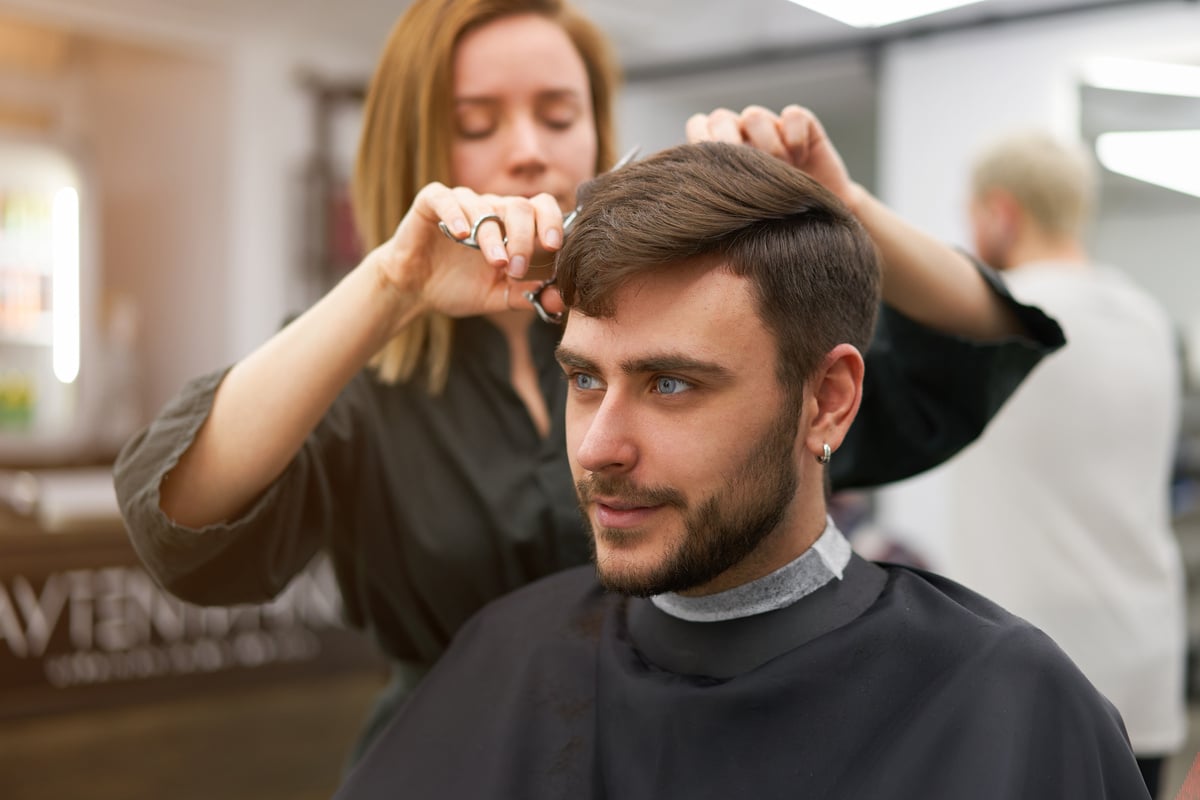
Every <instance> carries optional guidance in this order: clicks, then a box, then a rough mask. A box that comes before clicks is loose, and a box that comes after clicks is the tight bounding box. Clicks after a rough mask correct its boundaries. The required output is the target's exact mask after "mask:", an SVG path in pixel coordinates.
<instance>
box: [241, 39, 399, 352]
mask: <svg viewBox="0 0 1200 800" xmlns="http://www.w3.org/2000/svg"><path fill="white" fill-rule="evenodd" d="M380 47H382V40H381V43H380ZM376 55H377V53H374V52H361V51H357V52H339V51H336V50H328V49H325V50H322V49H320V48H318V47H314V46H312V45H311V44H309V43H304V42H288V41H274V42H271V41H263V40H262V39H261V38H255V39H252V40H246V41H242V42H237V43H235V44H234V46H233V56H232V59H231V70H232V74H233V76H234V93H233V114H232V118H231V126H230V129H229V136H230V139H231V141H232V143H233V152H232V159H231V162H230V164H231V175H232V193H231V198H230V209H231V214H230V230H231V250H230V273H231V277H230V280H229V282H228V283H227V285H226V302H227V303H228V310H227V314H228V324H229V338H228V346H227V347H226V349H225V351H224V353H223V357H224V358H225V359H227V360H234V359H237V358H240V357H241V356H243V355H245V354H246V353H247V352H248V351H249V350H251V349H253V348H254V347H255V346H256V345H257V344H259V343H261V342H262V341H264V340H265V339H266V338H267V337H269V336H270V335H271V334H272V333H273V332H274V331H275V330H276V329H277V328H278V327H279V324H280V322H281V321H282V320H283V319H284V317H285V316H286V315H287V314H289V313H293V312H296V311H300V310H302V308H303V305H304V304H305V303H307V302H308V298H307V297H306V293H305V289H304V282H303V279H302V275H301V274H300V273H301V272H302V261H303V249H302V246H303V237H302V232H303V230H302V226H303V224H304V222H303V200H304V198H303V194H302V191H303V175H304V170H305V167H306V165H307V163H308V161H309V159H310V158H311V157H312V155H313V146H314V142H313V137H314V125H315V122H314V119H315V117H314V106H313V104H312V102H311V98H310V97H309V96H308V95H307V94H306V93H305V91H304V90H303V89H302V87H301V82H300V75H301V72H302V71H303V70H312V71H313V72H315V73H317V74H319V75H321V76H323V77H326V78H330V79H336V78H339V77H344V78H354V79H361V80H363V81H365V80H366V79H367V78H368V77H369V76H370V73H371V70H372V68H373V66H374V61H375V57H376ZM355 137H356V134H355V133H353V132H352V133H350V134H346V133H345V132H342V136H340V137H338V141H337V144H338V145H339V150H340V151H341V152H340V153H339V154H338V155H339V156H340V158H342V159H344V160H347V161H348V160H349V154H348V153H347V152H346V151H347V150H349V149H350V148H352V147H353V145H354V144H355V143H356V142H354V141H353V139H354V138H355Z"/></svg>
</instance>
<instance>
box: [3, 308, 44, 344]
mask: <svg viewBox="0 0 1200 800" xmlns="http://www.w3.org/2000/svg"><path fill="white" fill-rule="evenodd" d="M53 344H54V315H53V314H51V313H50V312H49V311H46V310H43V311H37V312H34V313H31V314H25V315H20V316H18V315H12V316H11V317H10V318H6V316H5V313H4V308H3V307H2V306H0V350H3V348H5V347H51V346H52V345H53Z"/></svg>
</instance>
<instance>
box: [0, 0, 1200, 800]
mask: <svg viewBox="0 0 1200 800" xmlns="http://www.w3.org/2000/svg"><path fill="white" fill-rule="evenodd" d="M579 4H580V5H581V6H582V7H583V8H584V10H585V11H586V12H587V13H588V14H589V16H591V17H592V18H593V19H594V20H595V21H596V22H597V23H599V25H600V26H601V27H602V28H603V29H604V30H605V31H607V32H608V33H609V34H610V36H611V37H612V38H613V40H614V41H615V43H616V45H617V48H618V52H619V54H620V57H621V60H622V63H623V65H624V70H625V76H626V83H625V86H624V89H623V92H622V95H621V98H620V103H619V106H618V108H619V119H618V122H619V130H620V136H621V139H622V142H621V143H620V144H621V147H620V148H619V150H622V151H623V150H624V149H625V148H626V147H628V146H630V145H632V144H640V145H641V146H642V151H643V152H649V151H653V150H655V149H658V148H660V147H663V146H667V145H670V144H674V143H677V142H679V141H682V139H683V126H684V122H685V120H686V119H687V117H688V116H689V115H690V114H691V113H694V112H697V111H708V110H711V109H713V108H715V107H718V106H728V107H730V108H733V109H741V108H742V107H744V106H746V105H749V104H752V103H753V104H760V105H765V106H767V107H770V108H774V109H778V108H780V107H781V106H783V105H785V104H787V103H791V102H799V103H802V104H804V105H807V106H809V107H810V108H812V109H813V110H814V111H815V112H816V113H817V114H818V116H819V117H820V118H821V119H822V121H823V122H824V124H825V126H826V128H827V129H828V131H829V133H830V135H831V137H832V139H833V141H834V142H835V143H836V144H837V146H838V148H839V149H840V151H841V153H842V154H843V156H844V158H845V160H846V162H847V165H848V167H849V169H850V172H851V174H852V175H853V176H854V177H855V178H856V179H857V180H858V181H859V182H861V183H863V184H864V185H866V186H867V187H868V188H869V189H871V190H873V191H874V192H875V193H876V194H878V195H879V196H881V197H882V199H883V200H884V201H885V202H886V203H888V204H889V205H891V206H892V207H893V208H894V209H896V210H897V211H898V212H899V213H900V214H901V215H903V216H904V217H906V218H908V219H909V220H911V221H913V222H915V223H916V224H918V225H920V226H921V227H923V228H924V229H926V230H927V231H929V232H931V233H933V234H934V235H936V236H938V237H940V238H942V239H944V240H947V241H949V242H952V243H955V244H959V245H963V246H966V245H968V244H969V240H968V237H967V219H966V212H965V210H964V209H965V205H966V197H967V186H966V176H967V175H968V171H969V165H970V159H971V156H972V154H973V153H975V152H976V151H977V150H978V149H979V147H980V146H981V145H983V144H984V143H985V142H987V141H988V140H990V139H991V138H993V137H994V136H995V135H996V134H999V133H1003V132H1005V131H1007V130H1010V129H1015V128H1023V127H1029V126H1040V127H1044V128H1049V129H1051V130H1053V131H1055V132H1057V133H1060V134H1063V135H1073V136H1078V137H1082V138H1083V139H1084V141H1086V142H1087V143H1089V144H1090V145H1093V146H1096V145H1099V144H1100V143H1101V142H1103V141H1108V142H1110V143H1112V142H1116V143H1117V144H1120V145H1122V147H1120V148H1117V147H1115V146H1114V147H1109V148H1104V147H1101V149H1102V150H1104V154H1105V155H1106V158H1105V159H1103V160H1102V164H1103V166H1104V167H1105V168H1104V169H1103V170H1102V188H1101V196H1102V203H1101V207H1100V213H1099V217H1098V221H1097V224H1096V225H1095V226H1094V228H1093V231H1092V238H1091V242H1090V245H1091V250H1092V254H1093V256H1094V257H1095V259H1096V260H1098V261H1101V262H1109V263H1113V264H1117V265H1120V266H1121V267H1122V268H1123V269H1125V270H1126V271H1127V272H1128V273H1129V274H1130V275H1132V276H1133V277H1134V278H1135V279H1136V280H1137V281H1138V282H1139V283H1141V284H1142V285H1143V286H1145V287H1146V288H1148V289H1149V290H1150V291H1151V292H1152V293H1153V294H1154V295H1156V296H1157V297H1158V299H1159V300H1160V301H1161V302H1162V303H1163V304H1164V305H1165V306H1166V308H1167V309H1168V311H1169V312H1170V313H1171V315H1172V316H1173V318H1174V320H1175V322H1176V324H1177V326H1178V330H1179V336H1180V341H1181V343H1182V344H1183V346H1184V352H1185V353H1186V354H1187V355H1186V356H1185V357H1186V359H1187V364H1188V367H1187V372H1188V377H1189V380H1188V395H1187V401H1186V403H1185V425H1184V432H1183V437H1182V439H1181V441H1180V449H1179V453H1180V455H1179V464H1178V470H1177V480H1176V484H1175V486H1174V499H1175V512H1176V525H1177V533H1178V535H1179V537H1180V541H1181V544H1182V546H1183V549H1184V555H1185V558H1186V560H1187V563H1188V569H1189V583H1190V586H1191V587H1192V588H1193V590H1194V591H1193V594H1196V592H1195V590H1197V589H1200V489H1198V488H1197V486H1198V481H1200V257H1198V256H1197V253H1200V144H1198V143H1197V139H1196V138H1195V137H1197V136H1200V133H1198V132H1200V5H1198V4H1197V3H1196V2H1193V1H1189V0H1162V1H1160V2H1128V1H1126V2H1112V1H1111V0H1110V1H1109V2H1087V1H1086V0H982V1H981V2H975V3H972V4H970V5H967V6H965V7H962V8H958V9H953V10H949V11H945V12H942V13H938V14H932V15H927V16H922V17H919V18H916V19H913V20H910V21H908V22H902V23H898V24H894V25H886V26H878V27H865V28H859V27H853V26H851V25H848V24H845V23H843V22H839V21H837V20H834V19H832V18H830V17H827V16H824V15H822V14H818V13H816V12H814V11H811V10H809V9H807V8H803V7H801V6H799V5H796V4H794V3H792V2H788V0H740V2H737V3H731V2H719V1H718V0H606V1H605V2H600V1H599V0H583V2H580V3H579ZM404 6H405V3H404V2H397V1H394V2H380V1H379V0H356V2H352V3H345V2H334V1H333V0H0V796H2V797H4V798H6V799H7V800H16V798H34V797H38V798H72V797H80V796H85V792H86V796H87V797H89V798H92V799H93V800H101V799H102V798H117V797H120V798H166V797H170V798H177V799H178V798H193V797H196V798H199V797H214V796H220V797H224V798H238V797H255V798H258V799H259V800H263V799H264V798H276V797H278V798H284V797H287V798H309V797H312V798H317V797H327V796H328V795H329V794H330V792H331V790H332V789H333V787H334V786H335V785H336V784H337V780H338V774H339V770H340V768H341V764H342V760H343V759H344V757H345V752H346V749H347V748H348V747H349V745H350V743H351V742H352V740H353V739H354V736H355V734H356V732H357V729H358V725H359V723H360V721H361V720H362V719H363V717H364V715H365V712H366V708H367V706H368V704H369V702H370V699H371V697H372V695H373V693H374V692H375V691H376V690H377V689H378V688H379V687H380V686H381V685H382V683H383V681H384V680H385V677H386V676H385V670H384V668H383V666H382V665H381V663H380V662H379V661H378V660H377V657H376V656H374V655H373V654H372V651H371V648H370V647H369V646H367V645H366V644H365V643H364V642H363V641H362V640H361V639H360V638H359V637H358V636H357V635H356V634H354V633H352V632H350V631H346V630H344V629H342V628H341V627H340V623H339V617H338V613H337V606H338V598H337V589H336V586H335V585H334V582H333V580H332V576H330V575H329V574H328V567H327V565H326V564H324V563H322V562H318V563H315V564H313V565H312V568H311V569H310V571H309V572H308V573H306V574H305V575H303V576H302V577H301V578H300V579H299V580H297V582H296V583H295V584H293V586H292V588H290V589H289V590H288V592H287V593H286V594H285V595H284V596H283V597H281V598H279V599H278V600H277V601H275V602H274V603H272V604H270V605H269V606H262V607H245V608H240V609H234V610H224V609H222V610H201V609H197V608H194V607H190V606H187V605H185V604H182V603H179V602H178V601H175V600H173V599H172V598H169V597H167V596H165V595H163V594H162V593H161V591H160V590H158V589H157V587H156V586H154V585H153V583H152V582H151V581H150V580H149V579H148V578H147V577H146V576H145V573H143V572H142V571H141V570H140V569H139V568H138V566H137V558H136V556H135V555H134V553H133V552H132V550H131V549H130V548H129V545H128V544H127V542H126V539H125V535H124V532H123V529H122V527H121V523H120V520H119V519H118V518H117V517H116V511H115V501H114V500H113V498H112V495H111V486H110V480H109V466H110V464H111V461H112V458H113V457H114V455H115V453H116V451H117V448H119V446H120V444H121V443H122V442H123V441H124V440H125V439H126V438H127V437H128V436H129V435H130V434H132V433H133V432H134V431H135V430H136V429H137V428H138V427H139V426H140V425H142V424H144V423H145V422H147V421H148V420H149V419H150V418H151V416H152V415H153V414H154V413H155V412H156V411H157V410H158V409H159V408H160V407H161V406H162V405H163V403H165V402H166V400H168V399H169V398H170V397H171V396H172V395H174V394H175V393H176V392H177V391H178V390H179V388H180V387H181V386H182V384H183V383H184V382H185V381H186V380H187V379H188V378H190V377H192V376H193V375H197V374H200V373H202V372H206V371H208V370H211V369H213V368H215V367H218V366H220V365H223V364H227V363H229V362H232V361H234V360H236V359H237V358H239V357H241V356H242V355H244V354H245V353H247V352H248V351H249V350H251V349H252V348H253V347H254V346H255V345H257V344H258V343H260V342H261V341H263V340H264V339H266V338H267V337H268V336H269V335H270V334H271V333H272V332H273V331H274V330H275V329H276V328H277V326H278V325H279V324H280V322H281V321H282V320H283V319H284V318H285V317H286V316H287V315H288V314H289V313H292V312H295V311H297V310H298V309H302V308H303V307H305V306H306V305H307V304H309V303H311V302H312V301H313V300H314V299H315V298H316V297H318V296H319V295H320V294H321V293H323V291H324V290H325V289H327V288H328V287H329V286H330V285H331V284H332V283H333V282H335V281H336V280H337V279H338V278H339V277H340V276H341V275H343V274H344V273H345V271H346V270H347V269H349V268H350V267H352V266H353V265H354V264H355V263H357V256H358V251H357V245H356V242H355V237H354V234H353V230H352V224H351V221H350V217H349V209H348V205H347V200H346V182H347V179H348V176H349V174H350V170H351V165H352V160H353V153H354V147H355V144H356V138H357V134H358V125H359V115H360V111H361V102H362V99H363V96H364V93H365V88H366V80H367V78H368V77H369V75H370V72H371V70H372V68H373V66H374V61H375V58H376V56H377V55H378V53H379V51H380V49H381V48H382V45H383V41H384V39H385V37H386V35H387V32H388V30H389V29H390V27H391V25H392V23H393V21H394V20H395V19H396V17H397V16H398V15H399V14H400V13H401V11H402V10H403V8H404ZM1164 69H1165V73H1164ZM1164 74H1166V76H1167V78H1165V79H1163V78H1162V76H1163V75H1164ZM1156 76H1157V82H1156ZM1169 131H1174V132H1179V133H1181V134H1183V135H1182V137H1181V138H1178V139H1177V140H1171V141H1172V142H1175V141H1177V142H1178V145H1177V146H1178V147H1180V148H1182V149H1180V150H1178V151H1172V150H1171V149H1170V147H1174V146H1176V145H1175V144H1170V146H1168V143H1167V140H1163V139H1161V138H1159V139H1146V138H1145V137H1142V138H1138V136H1136V134H1148V133H1149V134H1152V133H1160V134H1161V133H1163V132H1169ZM1114 133H1123V134H1135V135H1134V136H1133V137H1132V138H1130V137H1125V138H1123V139H1113V138H1108V139H1107V140H1106V139H1105V137H1106V136H1109V135H1110V134H1114ZM1188 136H1190V137H1192V138H1190V139H1189V138H1187V137H1188ZM1147 141H1149V142H1150V144H1148V145H1147V144H1146V142H1147ZM1139 143H1140V144H1139ZM1125 145H1127V146H1125ZM1164 158H1165V159H1166V167H1165V168H1164V167H1163V166H1162V164H1163V160H1164ZM871 503H872V508H873V509H874V513H875V515H876V516H877V518H878V519H879V520H880V521H881V522H882V523H884V524H886V525H887V526H888V527H889V529H893V530H896V531H899V532H901V533H902V535H903V532H906V531H910V530H921V531H926V533H925V534H924V536H923V538H910V539H908V540H906V541H905V544H906V546H908V547H909V548H911V549H913V550H915V551H916V552H919V553H921V554H923V555H928V556H930V557H933V558H935V557H936V553H937V549H938V547H939V541H938V538H937V536H938V534H937V525H935V524H934V525H930V524H927V523H928V522H929V521H930V520H931V519H932V520H934V521H936V516H937V494H936V488H935V487H934V486H933V485H923V484H922V481H921V480H920V479H918V480H916V481H913V482H911V484H910V485H908V486H904V487H900V488H899V489H896V490H888V491H886V492H882V493H880V494H879V495H877V496H875V497H873V498H871ZM912 536H915V534H912ZM1190 624H1191V629H1192V631H1193V632H1194V633H1193V640H1194V641H1197V642H1200V601H1198V602H1197V603H1194V604H1193V609H1192V614H1191V623H1190ZM1195 674H1197V673H1196V671H1195V670H1193V684H1195V683H1197V681H1196V679H1195V677H1194V676H1195ZM1193 692H1194V693H1195V688H1194V686H1193ZM1193 716H1194V717H1195V718H1196V720H1200V715H1198V714H1193ZM1196 720H1194V721H1193V725H1192V727H1193V731H1194V732H1193V740H1192V742H1190V743H1189V745H1188V751H1187V752H1186V753H1185V754H1183V755H1182V756H1181V757H1180V758H1178V759H1176V762H1177V763H1176V762H1173V763H1172V771H1171V773H1170V775H1169V776H1168V778H1167V787H1168V789H1169V790H1170V793H1168V794H1164V796H1168V797H1173V796H1174V791H1175V789H1177V788H1178V787H1179V786H1180V785H1181V784H1182V780H1183V775H1184V772H1185V771H1186V768H1187V767H1188V766H1189V765H1190V764H1191V760H1192V757H1193V756H1194V754H1195V753H1196V749H1197V747H1196V739H1197V737H1198V736H1200V731H1198V730H1197V727H1198V726H1200V722H1197V721H1196Z"/></svg>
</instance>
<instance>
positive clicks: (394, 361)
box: [351, 0, 619, 393]
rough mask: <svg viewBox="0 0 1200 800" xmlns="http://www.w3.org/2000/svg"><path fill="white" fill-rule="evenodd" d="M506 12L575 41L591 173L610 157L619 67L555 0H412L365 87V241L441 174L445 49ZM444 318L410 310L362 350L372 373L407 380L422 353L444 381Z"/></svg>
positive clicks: (356, 195)
mask: <svg viewBox="0 0 1200 800" xmlns="http://www.w3.org/2000/svg"><path fill="white" fill-rule="evenodd" d="M514 14H540V15H542V16H544V17H546V18H547V19H549V20H551V21H553V22H555V23H557V24H558V25H559V26H561V27H562V29H563V31H565V32H566V34H567V36H568V37H569V38H570V39H571V42H572V43H573V44H574V45H575V48H576V50H578V51H579V55H580V57H581V58H582V59H583V63H584V67H585V68H586V70H587V75H588V81H589V83H590V84H591V92H592V114H593V119H594V120H595V124H596V135H597V136H596V138H597V151H596V165H595V170H596V172H597V173H599V172H602V171H604V170H605V169H607V168H608V167H609V166H610V165H611V164H612V162H613V160H614V157H615V156H614V151H615V148H616V141H615V139H616V137H615V134H614V131H613V112H612V105H613V97H614V95H615V93H616V90H617V86H618V82H619V77H618V72H617V68H616V61H615V59H614V57H613V55H612V53H611V50H610V47H609V44H608V41H607V40H606V39H605V37H604V35H603V34H602V33H601V32H600V30H599V29H598V28H596V27H595V26H594V25H593V24H592V23H591V22H590V21H588V20H587V19H586V18H584V17H583V16H582V15H581V14H580V13H579V12H578V11H576V10H575V9H574V8H573V7H571V6H570V5H569V4H568V3H566V2H563V0H416V2H414V3H413V4H412V5H411V6H410V7H409V9H408V10H407V11H406V12H405V13H404V15H403V16H401V17H400V19H399V20H398V21H397V23H396V25H395V27H394V28H393V29H392V32H391V34H390V36H389V37H388V40H387V44H386V45H385V46H384V51H383V56H382V57H381V58H380V60H379V64H378V65H377V67H376V69H375V74H374V76H373V77H372V79H371V85H370V89H369V91H368V93H367V100H366V108H365V111H364V116H363V128H362V137H361V139H360V140H359V148H358V160H357V162H356V164H355V170H354V180H353V184H352V187H351V191H352V198H353V202H354V215H355V223H356V225H357V227H358V233H359V236H360V238H361V240H362V243H363V246H364V247H365V248H366V249H368V250H370V249H373V248H375V247H378V246H379V245H381V244H383V243H384V242H385V241H387V240H388V239H389V238H390V237H391V236H392V233H393V232H394V231H395V229H396V226H397V225H399V224H400V220H401V219H402V218H403V216H404V214H405V212H406V211H407V210H408V208H409V206H411V205H412V202H413V199H414V198H415V197H416V194H417V192H418V191H419V190H420V189H421V187H422V186H425V185H426V184H428V183H430V182H432V181H441V182H443V183H450V182H451V177H450V142H451V139H452V135H451V132H452V131H453V116H452V115H453V100H454V50H455V47H456V45H457V44H458V42H459V40H460V39H461V38H462V36H463V35H464V34H465V33H467V32H468V31H470V30H473V29H475V28H478V27H480V26H482V25H486V24H487V23H489V22H493V21H495V20H497V19H500V18H502V17H507V16H512V15H514ZM453 328H454V326H453V320H452V319H451V318H449V317H446V316H444V315H441V314H436V313H429V314H426V315H424V316H423V317H421V318H418V319H416V320H414V321H413V322H412V323H411V324H409V325H408V326H406V327H405V329H404V330H403V331H402V332H401V333H400V334H398V335H397V336H396V337H395V338H393V339H392V340H391V341H390V342H388V344H387V345H386V346H385V347H384V348H383V349H382V350H380V352H378V353H377V354H376V355H375V356H374V358H372V359H371V366H372V367H374V368H375V370H376V373H377V375H378V377H379V379H380V380H382V381H385V382H387V383H394V382H396V381H407V380H409V379H411V378H412V377H413V376H414V375H415V374H416V372H417V369H418V368H419V367H420V366H421V365H422V363H424V365H425V367H426V368H427V373H426V376H427V379H428V387H429V389H430V391H432V392H435V393H436V392H438V391H440V390H441V389H442V388H443V387H444V386H445V383H446V375H447V372H448V370H449V365H450V356H451V345H452V338H453Z"/></svg>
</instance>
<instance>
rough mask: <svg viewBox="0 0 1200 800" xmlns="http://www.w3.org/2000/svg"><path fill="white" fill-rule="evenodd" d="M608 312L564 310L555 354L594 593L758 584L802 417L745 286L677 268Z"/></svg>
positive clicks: (789, 493) (639, 285)
mask: <svg viewBox="0 0 1200 800" xmlns="http://www.w3.org/2000/svg"><path fill="white" fill-rule="evenodd" d="M616 309H617V313H616V315H615V316H614V317H613V318H610V319H597V318H592V317H587V316H584V315H583V314H581V313H579V312H577V311H573V312H572V313H571V315H570V317H569V319H568V322H567V326H566V330H565V331H564V334H563V338H562V343H561V346H560V348H559V362H560V363H561V364H562V367H563V370H564V372H565V373H566V375H567V380H568V383H569V394H568V400H567V448H568V454H569V457H570V461H571V470H572V473H573V476H574V478H575V481H576V486H577V489H578V493H579V500H580V507H581V509H582V511H583V513H584V515H585V516H586V518H587V520H588V522H589V523H590V525H591V529H592V535H593V539H594V546H595V554H596V564H597V569H598V571H599V575H600V579H601V581H602V582H603V583H604V584H605V585H606V586H607V587H608V588H610V589H613V590H616V591H621V592H623V593H626V594H635V595H649V594H661V593H663V592H667V591H687V592H688V593H694V594H707V593H709V592H712V591H719V590H721V589H723V588H728V587H729V586H734V585H738V584H740V583H743V582H745V581H746V580H751V579H753V578H755V577H759V576H760V575H761V574H766V573H767V572H769V571H771V569H774V568H775V567H777V566H778V565H779V564H778V563H774V562H775V561H777V560H778V559H775V558H774V554H773V553H772V549H773V548H774V547H777V544H775V543H774V540H776V539H778V538H779V537H772V536H771V534H772V533H775V532H777V531H780V530H784V529H786V528H787V527H788V526H789V523H790V521H791V520H790V516H791V513H792V510H793V505H794V502H793V501H794V500H795V497H796V488H797V482H798V480H799V475H798V471H797V458H796V453H797V452H798V448H797V431H798V426H799V425H800V424H801V418H800V415H801V408H800V405H801V404H800V403H798V402H796V401H795V400H792V401H789V400H788V399H787V398H786V393H785V392H784V390H783V388H782V387H781V386H780V385H779V382H778V380H777V378H776V371H775V364H776V343H775V339H774V336H773V335H772V334H771V333H770V332H769V331H768V330H767V329H766V327H765V326H764V325H763V323H762V322H761V320H760V319H759V317H758V315H757V313H756V312H755V304H754V301H753V299H752V297H751V294H750V288H749V285H748V283H747V281H746V280H745V279H743V278H739V277H736V276H734V275H732V274H730V273H728V272H726V271H724V270H713V269H707V270H706V269H702V268H699V267H690V266H689V267H684V268H678V269H676V270H674V271H671V272H668V273H667V274H665V275H657V276H654V277H652V278H650V279H647V280H643V281H637V282H634V283H632V284H630V285H629V286H626V287H625V288H624V289H622V290H621V291H620V293H619V294H618V296H617V303H616ZM802 468H803V467H802ZM794 555H795V554H790V555H789V556H788V558H785V559H784V563H786V560H788V559H789V558H790V557H794Z"/></svg>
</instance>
